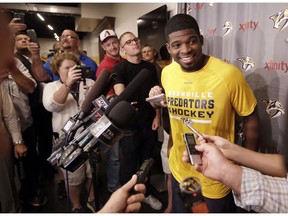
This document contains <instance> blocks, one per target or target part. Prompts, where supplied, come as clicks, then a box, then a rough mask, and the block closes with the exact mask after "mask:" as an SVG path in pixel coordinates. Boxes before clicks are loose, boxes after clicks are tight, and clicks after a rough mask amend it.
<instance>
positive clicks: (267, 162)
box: [182, 135, 288, 213]
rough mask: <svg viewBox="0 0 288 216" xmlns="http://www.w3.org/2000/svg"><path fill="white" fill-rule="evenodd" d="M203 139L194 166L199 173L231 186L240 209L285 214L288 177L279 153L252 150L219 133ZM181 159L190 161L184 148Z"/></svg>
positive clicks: (200, 139)
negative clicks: (199, 154) (220, 135)
mask: <svg viewBox="0 0 288 216" xmlns="http://www.w3.org/2000/svg"><path fill="white" fill-rule="evenodd" d="M203 138H204V139H203ZM203 138H199V139H198V140H199V144H198V145H196V149H197V150H198V151H200V152H202V164H201V165H200V164H196V165H195V169H196V170H197V171H198V172H201V173H202V174H203V175H204V176H206V177H208V178H210V179H213V180H217V181H220V182H222V183H224V184H225V185H227V186H228V187H229V188H231V189H232V190H233V196H234V200H235V204H236V205H237V206H240V207H241V208H245V209H247V210H253V211H256V212H261V213H287V211H288V204H287V199H288V179H287V171H286V169H285V166H284V160H283V158H284V157H283V156H282V155H277V154H274V155H272V154H262V153H258V152H253V151H251V150H248V149H244V148H242V147H240V146H237V145H235V144H232V143H230V142H229V141H228V140H226V139H224V138H222V137H218V136H208V135H203ZM217 147H218V148H217ZM221 151H222V152H221ZM243 154H244V155H245V157H243ZM240 155H242V157H239V156H240ZM226 157H227V158H228V159H232V158H235V161H236V162H238V163H240V164H241V165H245V166H247V167H249V168H247V167H245V166H239V165H236V164H234V163H233V162H231V161H230V160H228V159H227V158H226ZM240 158H241V159H240ZM182 160H183V161H184V162H189V157H188V154H187V151H184V153H183V158H182ZM250 168H252V169H250ZM269 175H272V176H282V177H272V176H269ZM283 176H285V178H284V177H283Z"/></svg>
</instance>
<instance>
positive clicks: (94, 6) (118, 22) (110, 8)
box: [81, 2, 177, 59]
mask: <svg viewBox="0 0 288 216" xmlns="http://www.w3.org/2000/svg"><path fill="white" fill-rule="evenodd" d="M163 5H165V3H110V4H109V3H107V4H100V3H89V4H86V3H82V5H81V7H82V9H83V11H82V12H83V14H82V16H83V17H84V16H85V17H89V18H103V17H104V16H112V17H115V18H116V19H115V31H116V34H117V35H118V36H120V35H121V34H122V33H124V32H126V31H131V32H133V33H135V35H138V29H137V19H138V18H139V17H141V16H143V15H144V14H146V13H149V12H151V11H153V10H155V9H156V8H158V7H161V6H163ZM166 5H167V10H168V11H170V14H171V15H174V14H176V10H177V3H176V2H175V3H168V4H166ZM82 9H81V10H82ZM101 16H102V17H101ZM98 47H99V41H98V35H96V34H93V33H91V34H90V35H89V36H87V37H85V38H83V40H82V48H83V49H85V50H87V52H88V55H89V56H93V57H94V58H96V59H98V57H99V56H98V55H99V49H98Z"/></svg>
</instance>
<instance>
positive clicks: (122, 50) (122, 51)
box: [120, 47, 126, 55]
mask: <svg viewBox="0 0 288 216" xmlns="http://www.w3.org/2000/svg"><path fill="white" fill-rule="evenodd" d="M120 51H121V53H123V54H125V55H126V50H125V49H124V48H122V47H121V48H120Z"/></svg>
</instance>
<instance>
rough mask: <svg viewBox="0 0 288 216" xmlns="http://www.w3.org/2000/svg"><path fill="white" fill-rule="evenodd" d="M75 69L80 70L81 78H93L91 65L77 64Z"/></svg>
mask: <svg viewBox="0 0 288 216" xmlns="http://www.w3.org/2000/svg"><path fill="white" fill-rule="evenodd" d="M77 69H80V70H81V74H82V78H83V79H86V78H88V79H93V72H92V69H91V67H87V66H80V65H79V66H77Z"/></svg>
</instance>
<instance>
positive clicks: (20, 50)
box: [17, 49, 32, 58]
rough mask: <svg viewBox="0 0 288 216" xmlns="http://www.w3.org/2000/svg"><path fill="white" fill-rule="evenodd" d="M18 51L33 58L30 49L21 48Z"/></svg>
mask: <svg viewBox="0 0 288 216" xmlns="http://www.w3.org/2000/svg"><path fill="white" fill-rule="evenodd" d="M17 52H18V53H20V54H21V55H25V56H27V57H29V58H31V56H32V55H31V52H30V51H29V50H28V49H19V50H17Z"/></svg>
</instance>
